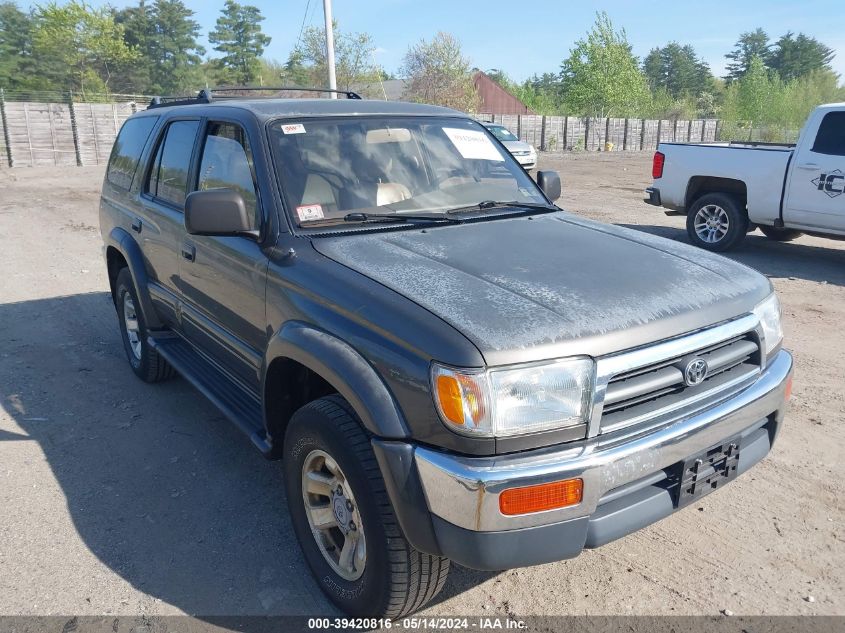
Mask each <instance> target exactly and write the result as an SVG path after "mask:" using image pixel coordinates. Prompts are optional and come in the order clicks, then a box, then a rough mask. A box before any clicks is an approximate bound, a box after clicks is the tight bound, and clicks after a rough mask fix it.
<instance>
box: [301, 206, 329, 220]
mask: <svg viewBox="0 0 845 633" xmlns="http://www.w3.org/2000/svg"><path fill="white" fill-rule="evenodd" d="M296 215H298V216H299V221H300V222H307V221H308V220H322V219H323V218H324V217H325V216H324V215H323V207H321V206H320V205H319V204H304V205H302V206H301V207H296Z"/></svg>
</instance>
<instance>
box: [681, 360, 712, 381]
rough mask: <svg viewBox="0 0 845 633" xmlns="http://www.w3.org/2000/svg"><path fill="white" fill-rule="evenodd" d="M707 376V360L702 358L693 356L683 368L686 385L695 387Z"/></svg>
mask: <svg viewBox="0 0 845 633" xmlns="http://www.w3.org/2000/svg"><path fill="white" fill-rule="evenodd" d="M706 377H707V361H706V360H704V359H703V358H693V359H692V360H691V361H690V362H688V363H687V366H686V368H685V369H684V382H685V383H686V385H687V386H688V387H695V386H696V385H700V384H701V383H702V382H704V379H705V378H706Z"/></svg>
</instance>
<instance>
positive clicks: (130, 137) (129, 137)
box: [106, 116, 158, 190]
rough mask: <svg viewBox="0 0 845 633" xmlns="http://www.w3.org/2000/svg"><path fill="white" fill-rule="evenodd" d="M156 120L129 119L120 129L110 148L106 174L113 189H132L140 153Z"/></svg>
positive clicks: (156, 118) (150, 117)
mask: <svg viewBox="0 0 845 633" xmlns="http://www.w3.org/2000/svg"><path fill="white" fill-rule="evenodd" d="M157 120H158V117H152V116H146V117H140V118H137V119H129V120H127V121H126V123H124V124H123V127H122V128H120V133H119V134H118V135H117V140H115V142H114V147H112V151H111V156H110V157H109V166H108V171H107V172H106V174H107V175H106V177H107V178H108V181H109V182H110V183H111V184H113V185H114V186H115V187H120V188H121V189H127V190H128V189H129V188H130V187H132V180H133V179H134V178H135V171H136V170H137V169H138V161H139V160H140V159H141V152H143V151H144V146H145V145H146V144H147V139H148V138H149V137H150V132H152V129H153V127H154V126H155V124H156V121H157Z"/></svg>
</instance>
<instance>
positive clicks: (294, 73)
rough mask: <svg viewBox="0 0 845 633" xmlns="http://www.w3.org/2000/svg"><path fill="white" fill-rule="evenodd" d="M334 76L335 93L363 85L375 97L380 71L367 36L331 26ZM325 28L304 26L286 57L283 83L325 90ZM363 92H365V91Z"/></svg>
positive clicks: (367, 34)
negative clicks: (288, 55) (300, 36)
mask: <svg viewBox="0 0 845 633" xmlns="http://www.w3.org/2000/svg"><path fill="white" fill-rule="evenodd" d="M333 31H334V54H335V76H336V78H337V87H338V89H339V90H353V89H355V88H360V87H361V86H364V87H365V88H368V89H369V91H370V92H371V93H372V94H371V95H370V96H372V95H374V94H375V90H376V88H377V84H378V82H379V79H380V78H381V75H382V73H383V70H382V69H381V68H380V67H379V66H378V64H376V63H375V59H374V57H373V55H374V53H375V50H376V46H375V44H374V43H373V37H372V35H370V34H369V33H346V32H344V31H341V30H339V29H338V28H337V23H335V24H334V27H333ZM326 56H327V53H326V30H325V28H316V27H308V28H307V29H305V31H304V32H303V34H302V40H301V42H300V43H299V45H298V46H297V47H296V48H295V49H294V51H293V52H292V53H291V55H290V57H289V58H288V64H286V67H285V69H284V71H283V72H284V75H283V76H284V77H285V79H286V83H288V82H290V83H294V84H295V85H300V86H310V87H314V88H318V87H326V88H327V87H328V78H329V70H328V63H327V61H326ZM365 92H366V90H365Z"/></svg>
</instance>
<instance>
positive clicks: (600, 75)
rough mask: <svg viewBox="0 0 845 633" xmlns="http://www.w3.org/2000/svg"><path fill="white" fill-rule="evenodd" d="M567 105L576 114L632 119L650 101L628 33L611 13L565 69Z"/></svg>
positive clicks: (602, 18) (572, 54) (600, 16)
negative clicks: (617, 26)
mask: <svg viewBox="0 0 845 633" xmlns="http://www.w3.org/2000/svg"><path fill="white" fill-rule="evenodd" d="M560 74H561V90H562V93H563V103H564V104H565V106H566V108H567V109H568V110H569V111H570V112H573V113H578V114H586V115H589V116H593V117H607V116H628V115H635V114H636V113H638V112H641V111H642V110H643V108H644V107H645V104H647V103H648V101H649V92H648V85H647V83H646V79H645V76H644V75H643V73H642V72H641V71H640V68H639V64H638V63H637V58H636V57H634V55H633V54H632V53H631V45H630V44H628V39H627V36H626V35H625V31H624V30H619V31H617V30H615V29H614V27H613V23H612V22H611V21H610V18H609V17H608V15H607V13H599V14H597V16H596V23H595V25H594V26H593V28H592V29H591V30H590V31H589V33H587V37H586V39H582V40H579V41H577V42H576V43H575V47H574V48H573V49H572V50H571V51H570V54H569V57H568V58H567V59H566V60H564V62H563V64H562V65H561V73H560Z"/></svg>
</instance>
